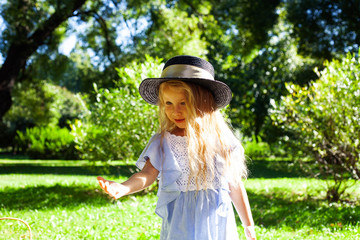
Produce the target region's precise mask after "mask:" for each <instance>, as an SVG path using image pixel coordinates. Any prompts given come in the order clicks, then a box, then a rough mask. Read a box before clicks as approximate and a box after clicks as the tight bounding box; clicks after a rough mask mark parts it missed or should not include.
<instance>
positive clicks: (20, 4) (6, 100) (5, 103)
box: [0, 0, 86, 120]
mask: <svg viewBox="0 0 360 240" xmlns="http://www.w3.org/2000/svg"><path fill="white" fill-rule="evenodd" d="M85 1H86V0H67V1H58V2H57V4H56V5H55V6H54V7H55V9H54V12H53V13H52V14H51V15H50V14H49V13H46V14H44V15H48V17H46V18H45V17H44V19H39V18H40V17H39V16H37V14H36V11H37V9H36V5H35V4H34V2H32V1H30V0H18V1H13V2H12V3H11V4H10V3H8V5H7V6H5V8H4V10H3V12H5V15H7V13H9V12H12V11H18V13H17V14H18V15H17V16H15V17H14V18H13V19H8V21H14V22H16V23H17V24H14V25H13V26H14V28H12V29H7V31H6V34H8V35H9V37H10V39H11V40H12V41H11V42H9V47H8V49H7V54H6V59H5V62H4V63H3V65H2V66H1V68H0V120H1V119H2V117H3V115H4V114H5V113H6V112H7V111H8V110H9V109H10V107H11V103H12V100H11V88H12V87H13V86H14V83H15V81H16V80H17V78H18V75H19V73H20V71H21V70H22V69H23V68H25V66H26V61H27V60H28V58H29V57H30V56H31V55H32V54H33V53H34V52H35V51H36V50H37V49H38V48H39V47H40V46H41V45H43V44H44V43H45V41H46V40H47V39H48V38H49V37H50V36H51V34H52V33H53V32H54V31H55V29H56V28H57V27H58V26H59V25H60V24H61V23H63V22H64V21H65V20H66V19H68V18H69V17H71V16H72V15H73V13H74V12H75V11H76V10H78V9H79V8H80V7H81V6H82V5H83V4H84V3H85ZM29 12H30V14H29ZM12 16H14V15H12ZM23 16H27V17H26V18H22V17H23ZM29 17H34V18H29ZM37 20H42V21H41V23H40V24H37V26H34V25H35V22H36V21H37ZM15 25H17V26H15Z"/></svg>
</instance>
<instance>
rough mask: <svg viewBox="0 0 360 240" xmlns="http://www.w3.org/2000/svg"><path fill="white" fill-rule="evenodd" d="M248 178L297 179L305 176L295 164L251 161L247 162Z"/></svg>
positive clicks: (290, 162)
mask: <svg viewBox="0 0 360 240" xmlns="http://www.w3.org/2000/svg"><path fill="white" fill-rule="evenodd" d="M248 168H249V171H250V174H249V177H250V178H298V177H305V176H306V174H305V173H304V171H303V170H302V169H301V167H300V165H299V164H298V163H297V162H293V161H267V160H253V161H250V162H248Z"/></svg>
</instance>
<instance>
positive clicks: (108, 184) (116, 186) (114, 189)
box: [97, 177, 124, 199]
mask: <svg viewBox="0 0 360 240" xmlns="http://www.w3.org/2000/svg"><path fill="white" fill-rule="evenodd" d="M97 180H98V181H99V184H100V187H101V188H102V189H103V190H104V191H105V192H106V193H107V194H109V195H110V196H111V197H113V198H114V199H118V198H120V197H122V196H123V195H124V194H123V192H124V191H122V190H124V189H123V187H122V185H121V184H120V183H117V182H114V181H108V180H105V179H104V178H102V177H97Z"/></svg>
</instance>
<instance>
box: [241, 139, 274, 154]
mask: <svg viewBox="0 0 360 240" xmlns="http://www.w3.org/2000/svg"><path fill="white" fill-rule="evenodd" d="M244 149H245V154H246V155H247V156H248V157H250V158H251V159H263V158H267V157H270V156H271V149H270V146H269V144H268V143H266V142H263V141H262V140H261V138H260V136H259V137H258V138H257V139H256V137H255V135H253V137H252V140H251V141H246V143H245V146H244Z"/></svg>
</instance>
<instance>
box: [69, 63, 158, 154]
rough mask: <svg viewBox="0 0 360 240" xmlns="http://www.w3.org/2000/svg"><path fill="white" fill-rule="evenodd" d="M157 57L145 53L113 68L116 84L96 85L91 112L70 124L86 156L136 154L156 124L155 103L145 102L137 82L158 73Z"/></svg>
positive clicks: (139, 151) (79, 147) (154, 129)
mask: <svg viewBox="0 0 360 240" xmlns="http://www.w3.org/2000/svg"><path fill="white" fill-rule="evenodd" d="M159 66H160V60H158V59H153V58H150V57H147V61H146V62H145V63H133V64H131V65H129V66H128V67H124V68H121V69H117V70H118V73H119V77H120V81H119V82H118V83H117V86H118V88H113V89H97V87H96V85H94V90H95V92H96V101H95V103H94V104H93V105H92V106H91V107H90V110H91V114H90V115H89V117H88V118H87V119H86V120H84V121H76V122H75V123H74V124H72V125H71V127H72V134H73V135H74V137H75V142H76V147H77V149H79V151H80V152H81V153H82V158H84V159H89V160H101V161H111V160H128V159H134V158H136V157H138V156H139V155H140V153H141V151H142V150H143V148H144V146H145V145H146V143H147V141H148V140H149V138H150V136H151V135H152V134H154V133H155V131H156V130H157V128H158V121H157V107H156V106H152V105H150V104H148V103H146V102H145V101H144V100H143V99H142V98H141V96H140V94H139V93H138V86H139V84H140V82H141V80H142V79H144V78H146V77H158V76H159V75H160V72H161V67H159Z"/></svg>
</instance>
